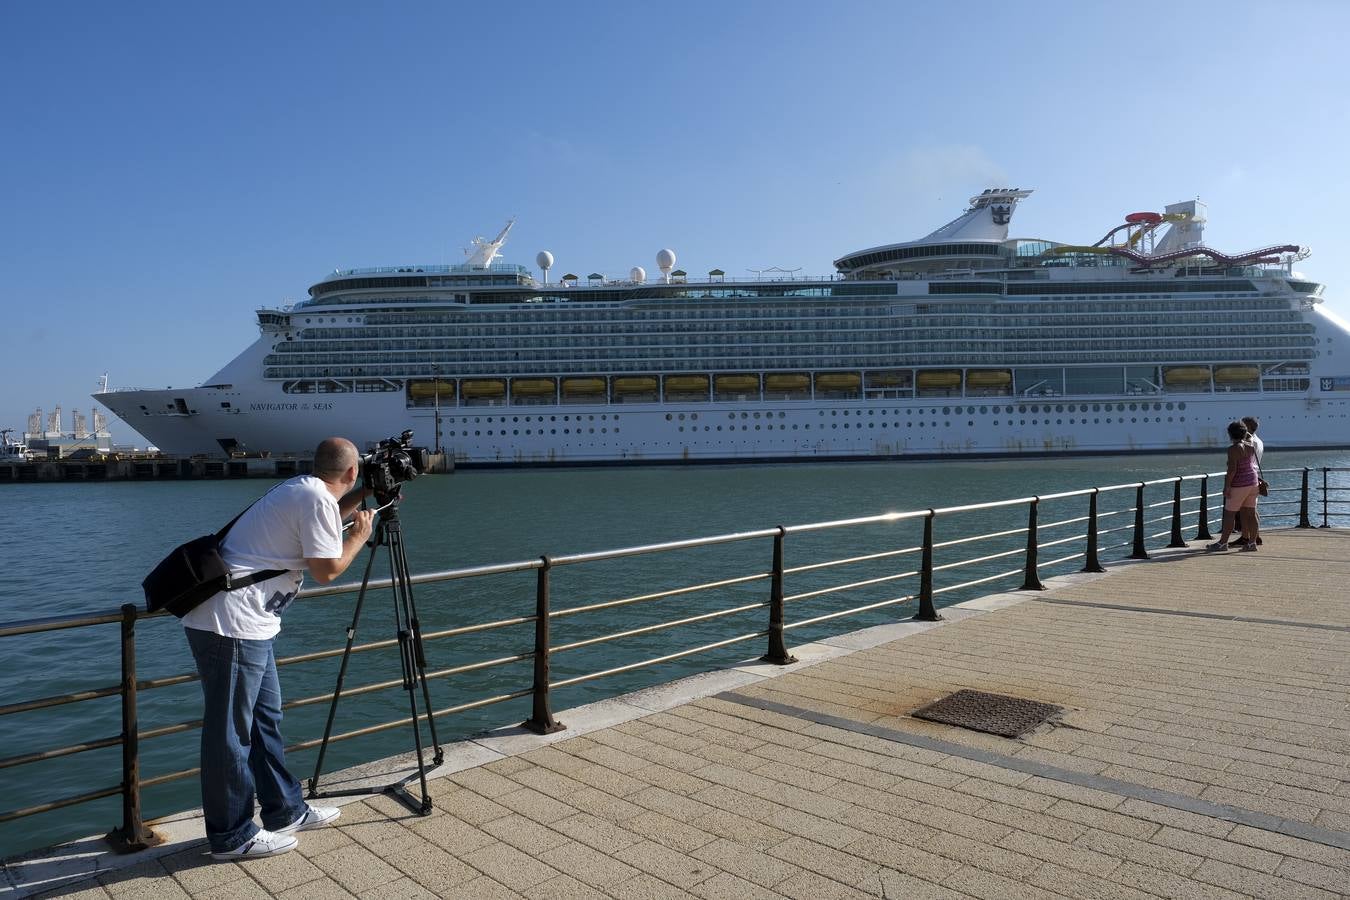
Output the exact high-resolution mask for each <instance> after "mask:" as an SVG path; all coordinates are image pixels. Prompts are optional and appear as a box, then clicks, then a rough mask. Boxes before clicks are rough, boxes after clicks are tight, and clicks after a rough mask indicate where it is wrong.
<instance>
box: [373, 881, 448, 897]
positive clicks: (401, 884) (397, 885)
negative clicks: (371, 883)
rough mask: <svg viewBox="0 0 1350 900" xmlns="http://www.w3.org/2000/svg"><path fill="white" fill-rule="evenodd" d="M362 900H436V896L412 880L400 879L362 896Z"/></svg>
mask: <svg viewBox="0 0 1350 900" xmlns="http://www.w3.org/2000/svg"><path fill="white" fill-rule="evenodd" d="M360 896H361V900H386V898H387V900H436V894H433V893H432V892H431V891H429V890H427V889H426V888H425V887H423V886H422V885H420V884H418V883H417V882H416V881H413V880H412V879H411V878H400V879H399V880H398V881H394V882H391V883H389V884H382V885H380V886H379V887H377V888H371V889H370V890H368V891H366V892H365V893H363V894H361V895H360Z"/></svg>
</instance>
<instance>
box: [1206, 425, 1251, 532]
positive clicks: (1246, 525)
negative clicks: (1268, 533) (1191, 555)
mask: <svg viewBox="0 0 1350 900" xmlns="http://www.w3.org/2000/svg"><path fill="white" fill-rule="evenodd" d="M1228 437H1229V439H1230V440H1231V441H1232V442H1233V443H1232V444H1231V445H1230V446H1229V447H1228V471H1227V472H1226V473H1224V477H1223V534H1221V535H1219V539H1218V541H1216V542H1215V543H1213V544H1210V545H1209V546H1207V547H1206V548H1205V549H1206V550H1227V549H1228V536H1229V535H1231V534H1232V533H1233V518H1234V516H1235V515H1236V513H1237V511H1238V510H1240V509H1241V510H1251V513H1252V514H1251V515H1246V514H1245V513H1244V514H1243V516H1242V537H1243V540H1244V541H1245V543H1244V544H1243V545H1242V550H1243V552H1246V553H1254V552H1256V541H1257V536H1256V496H1257V487H1258V482H1259V481H1260V477H1259V476H1258V475H1257V468H1256V446H1255V445H1254V444H1253V443H1252V440H1251V434H1249V433H1248V431H1247V426H1246V425H1243V424H1242V423H1241V422H1229V423H1228Z"/></svg>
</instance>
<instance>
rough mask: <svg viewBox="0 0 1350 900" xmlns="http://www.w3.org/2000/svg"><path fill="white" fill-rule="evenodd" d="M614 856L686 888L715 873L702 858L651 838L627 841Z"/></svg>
mask: <svg viewBox="0 0 1350 900" xmlns="http://www.w3.org/2000/svg"><path fill="white" fill-rule="evenodd" d="M614 857H615V858H616V859H619V860H622V861H623V862H626V863H628V864H629V865H630V866H632V867H633V868H635V869H641V870H642V871H644V872H646V873H647V874H649V875H654V876H656V877H657V878H659V879H661V880H662V881H664V882H667V883H669V884H673V885H675V886H676V887H679V888H683V889H686V890H687V889H688V888H690V887H692V886H694V885H696V884H698V883H699V882H700V881H705V880H707V879H709V878H711V877H712V876H713V875H714V874H715V871H714V869H713V868H712V866H710V865H709V864H708V863H706V862H704V861H703V860H702V859H700V858H698V857H694V856H690V855H688V854H686V853H681V852H679V851H678V850H672V849H670V848H669V847H663V846H661V845H660V844H657V843H653V842H652V841H642V842H640V843H637V844H631V845H629V846H627V847H624V848H623V849H622V850H619V851H618V852H617V853H615V854H614Z"/></svg>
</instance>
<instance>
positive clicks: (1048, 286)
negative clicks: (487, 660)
mask: <svg viewBox="0 0 1350 900" xmlns="http://www.w3.org/2000/svg"><path fill="white" fill-rule="evenodd" d="M1030 194H1031V191H1028V190H1021V189H1002V188H997V189H990V190H986V191H984V192H983V193H981V194H979V195H978V196H976V197H973V198H972V199H971V201H970V205H969V208H967V209H966V210H965V211H964V212H963V213H962V214H961V215H960V216H958V217H957V218H956V219H955V220H953V221H952V222H950V223H948V224H946V225H944V226H942V227H941V228H938V229H937V230H936V231H934V232H932V233H931V234H929V235H927V236H926V237H923V238H920V239H919V240H914V241H908V242H904V243H892V244H884V245H881V246H876V247H870V248H867V249H864V250H859V251H857V252H854V253H848V254H846V255H844V256H841V257H839V258H838V259H836V260H835V262H834V266H835V269H836V272H835V273H834V274H831V275H828V276H820V277H811V278H803V277H797V276H796V274H795V273H792V272H783V271H768V272H759V273H758V274H757V275H756V277H753V278H745V279H742V278H731V277H728V276H727V275H726V273H724V272H722V271H720V270H718V269H713V270H712V271H710V272H708V273H707V275H706V276H700V277H693V276H691V275H690V274H689V273H687V272H685V271H683V270H680V269H677V268H675V255H674V253H673V252H671V251H670V250H662V251H661V252H660V253H658V254H657V259H656V262H657V265H658V268H659V269H660V274H659V275H655V276H653V277H652V278H648V277H647V274H646V273H645V272H644V271H643V270H642V269H641V268H634V269H633V270H632V272H630V273H629V276H628V277H627V278H606V277H604V276H602V275H601V274H599V273H591V274H589V275H587V276H581V275H577V274H574V273H568V274H566V275H564V276H562V277H561V278H559V279H557V280H556V281H552V282H550V277H549V276H550V273H549V269H550V267H551V265H552V258H551V256H550V255H549V254H548V253H546V252H541V253H540V254H539V255H538V257H537V259H536V262H537V264H538V265H539V266H540V277H536V273H535V271H534V270H531V269H528V268H526V267H524V266H519V265H511V264H507V263H504V262H501V261H499V256H500V251H501V248H502V246H503V245H504V243H505V241H506V239H507V236H508V234H509V232H510V229H511V223H508V224H507V226H506V228H504V229H503V230H502V232H501V233H500V234H498V235H497V236H496V237H495V238H494V239H491V240H485V239H483V238H478V239H476V240H475V241H474V246H473V247H471V248H469V251H468V252H469V254H470V255H469V258H468V259H467V261H466V262H465V263H463V264H461V265H452V266H445V265H441V266H433V265H410V266H395V267H388V268H364V269H346V270H338V271H336V272H334V273H333V274H332V275H330V276H328V277H326V278H324V279H323V280H321V281H319V282H318V283H317V284H315V285H313V286H312V287H310V288H309V297H308V299H306V300H304V301H303V302H299V303H295V304H292V305H285V306H279V307H275V308H263V309H259V310H258V313H257V315H258V326H259V330H260V334H259V337H258V339H257V340H256V341H255V342H254V343H253V344H252V345H251V346H249V347H248V348H247V349H245V350H244V351H243V352H242V353H241V354H240V355H239V356H238V357H236V358H235V359H234V360H232V361H231V362H229V363H228V364H226V365H225V366H224V368H222V369H221V370H220V371H219V372H217V373H216V374H215V375H213V376H212V377H211V378H209V379H207V380H206V382H204V383H203V384H201V385H200V386H198V387H195V388H190V389H184V390H172V389H171V390H113V391H102V392H100V393H98V394H95V395H94V397H95V399H96V400H97V401H98V402H100V403H102V404H104V405H105V406H106V407H107V408H108V409H110V410H111V411H112V412H113V413H115V414H116V415H118V416H119V417H121V418H122V419H124V420H125V421H126V422H127V423H128V424H130V425H131V426H132V427H133V428H135V429H136V430H137V431H139V432H140V433H141V434H143V435H144V436H145V437H147V438H148V439H150V440H151V441H153V442H154V443H155V444H156V445H158V446H159V447H160V448H162V449H163V450H164V451H165V452H168V453H173V454H185V455H187V454H208V455H216V456H220V455H226V454H236V453H240V452H246V453H258V452H269V453H272V454H287V453H297V454H303V453H307V452H309V451H310V450H311V449H312V448H313V447H314V445H315V444H316V443H317V442H318V441H319V440H320V439H322V438H323V437H326V436H328V435H332V434H339V435H345V436H348V437H350V438H351V439H352V440H354V441H355V442H356V443H357V445H358V446H362V445H367V446H369V445H371V444H373V443H374V442H375V441H378V440H380V439H382V438H386V437H388V436H390V435H395V434H398V433H400V432H402V431H403V430H404V429H409V428H410V429H412V430H413V431H414V433H415V434H416V439H415V440H416V442H417V443H418V444H425V445H426V446H428V447H430V448H432V449H434V450H439V451H442V452H444V453H446V454H447V455H448V456H449V457H450V458H452V459H453V460H454V462H455V464H456V465H460V466H511V465H549V464H556V465H577V464H591V463H623V462H681V461H687V462H695V461H709V462H713V461H724V462H731V461H747V460H757V461H759V460H762V461H769V460H773V461H778V460H828V459H888V458H905V457H935V456H941V457H948V456H959V455H969V456H1003V455H1006V456H1017V455H1047V454H1061V453H1062V454H1087V453H1117V452H1124V451H1159V452H1173V451H1182V450H1192V449H1206V448H1216V447H1222V446H1225V445H1226V444H1227V438H1226V435H1225V430H1224V429H1225V426H1226V424H1227V423H1228V422H1229V421H1231V420H1232V419H1234V418H1238V417H1241V416H1245V415H1252V416H1256V417H1257V418H1259V419H1260V420H1261V422H1262V423H1263V435H1265V436H1266V437H1267V440H1268V441H1269V442H1270V444H1271V445H1272V446H1275V447H1280V448H1291V447H1304V448H1314V447H1344V446H1350V325H1347V323H1346V322H1345V321H1343V320H1341V319H1339V318H1337V317H1336V316H1335V315H1334V314H1333V313H1331V312H1330V311H1329V310H1327V309H1326V308H1325V306H1324V305H1323V303H1322V298H1323V286H1322V285H1321V284H1317V283H1315V282H1313V281H1310V280H1307V279H1306V278H1305V277H1303V276H1301V275H1300V274H1298V273H1297V272H1296V271H1295V269H1294V266H1295V264H1296V263H1297V262H1298V261H1299V260H1301V259H1303V258H1304V257H1306V255H1307V251H1306V250H1305V249H1303V248H1300V247H1299V246H1297V245H1293V244H1281V245H1275V246H1269V247H1264V248H1261V249H1257V250H1253V251H1250V252H1243V253H1237V254H1228V253H1222V252H1219V251H1217V250H1214V249H1212V248H1210V247H1208V246H1206V245H1205V243H1204V224H1205V207H1204V205H1203V204H1202V203H1200V202H1199V201H1188V202H1183V203H1177V204H1173V205H1170V206H1167V207H1165V209H1164V210H1163V212H1160V213H1158V212H1136V213H1130V214H1128V215H1124V216H1123V217H1122V219H1123V221H1122V220H1121V219H1117V220H1116V222H1115V224H1114V225H1112V226H1111V227H1110V228H1109V230H1108V231H1107V232H1106V234H1105V235H1104V236H1103V237H1101V238H1100V239H1099V240H1097V241H1096V242H1095V243H1091V244H1089V243H1059V242H1055V241H1049V240H1041V239H1025V238H1010V237H1009V225H1010V223H1011V221H1012V218H1013V215H1014V212H1015V211H1016V209H1017V206H1018V204H1019V203H1020V202H1021V201H1022V200H1024V199H1025V198H1026V197H1027V196H1028V195H1030Z"/></svg>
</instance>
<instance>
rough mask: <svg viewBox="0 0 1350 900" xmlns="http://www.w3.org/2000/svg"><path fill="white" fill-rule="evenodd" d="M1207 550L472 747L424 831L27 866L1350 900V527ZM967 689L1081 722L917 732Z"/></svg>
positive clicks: (512, 885)
mask: <svg viewBox="0 0 1350 900" xmlns="http://www.w3.org/2000/svg"><path fill="white" fill-rule="evenodd" d="M1199 546H1200V545H1199V543H1198V542H1197V543H1196V544H1194V545H1193V546H1192V547H1191V548H1190V549H1189V550H1175V551H1155V552H1154V559H1152V560H1150V561H1147V562H1138V563H1131V564H1116V565H1113V566H1112V571H1111V572H1110V573H1109V574H1107V575H1104V576H1103V575H1076V576H1067V577H1064V578H1059V579H1053V580H1050V581H1048V582H1047V586H1048V587H1049V588H1050V590H1047V591H1045V592H1035V591H1026V592H1023V591H1016V592H1011V593H1005V594H998V595H992V596H989V597H986V598H982V599H981V600H976V601H972V602H970V603H966V604H962V605H960V606H957V607H951V608H948V609H946V610H944V611H943V613H944V615H945V617H946V618H945V620H944V621H943V622H940V623H934V624H927V623H923V624H920V623H903V624H895V625H889V626H882V627H879V628H873V629H868V630H866V631H862V632H856V633H853V634H850V635H844V636H841V637H838V638H834V639H830V640H827V641H823V642H821V643H818V644H812V645H807V646H799V647H795V648H792V651H793V652H794V653H795V654H796V655H797V656H798V657H799V659H800V662H798V663H797V664H794V665H791V666H787V667H781V668H780V667H775V666H766V665H756V664H748V665H746V666H743V667H739V668H736V669H732V670H728V671H724V672H718V673H712V674H709V675H706V676H700V677H696V678H692V679H687V680H686V681H684V682H680V683H677V684H674V685H670V686H667V687H665V688H661V689H656V690H651V691H645V692H641V693H638V694H634V695H629V696H626V697H622V698H618V699H616V700H613V701H607V702H605V703H600V704H595V705H594V706H593V707H589V708H582V709H575V710H567V711H563V712H561V713H559V718H560V719H561V720H562V721H564V722H565V723H566V724H568V725H569V726H570V727H569V729H568V730H566V731H563V732H560V733H558V734H555V735H551V736H548V737H536V736H533V735H528V734H524V733H520V732H504V733H500V734H497V735H494V736H491V737H487V738H483V739H481V740H478V741H475V742H471V743H467V744H464V745H459V746H457V747H456V748H455V750H453V751H452V752H451V753H450V758H449V760H448V761H447V764H446V765H445V766H444V767H442V769H441V770H440V771H439V772H438V777H437V778H436V779H435V780H434V781H433V782H432V793H433V794H434V796H435V803H436V808H435V810H434V812H433V813H432V814H431V815H430V816H428V817H420V816H417V815H414V814H412V813H410V812H409V811H408V810H407V809H406V808H404V807H403V806H402V805H400V804H399V803H397V802H396V801H395V800H393V799H391V798H389V797H385V796H374V797H369V798H366V799H361V800H357V801H354V802H351V803H348V804H347V805H345V806H344V807H343V811H342V818H341V820H340V822H339V823H338V826H337V827H334V828H328V829H324V830H320V831H314V832H305V833H303V834H302V835H301V843H300V848H299V851H298V852H293V853H290V854H287V855H284V856H281V857H276V858H272V859H264V860H256V861H252V862H249V863H245V864H233V863H231V864H218V863H211V862H210V861H209V857H206V856H205V848H204V846H203V845H202V843H201V840H200V835H201V830H200V828H201V826H200V821H199V820H195V821H194V820H192V819H191V817H190V816H187V817H182V818H180V819H179V820H177V821H174V822H168V823H162V824H161V823H157V824H156V827H157V828H158V829H160V830H161V831H165V832H166V833H168V834H169V836H170V837H171V838H175V837H177V838H178V841H177V842H176V843H171V844H170V845H169V846H167V847H162V848H157V849H156V850H154V851H147V852H145V853H142V854H140V855H139V856H137V857H135V858H133V859H130V860H126V859H123V860H120V861H121V862H124V863H130V864H129V865H125V866H124V867H122V868H109V869H107V870H106V871H101V872H99V873H98V874H97V875H96V876H95V877H94V878H92V879H91V878H89V877H88V874H87V873H88V872H92V871H94V869H95V867H102V866H109V865H112V864H114V863H116V862H118V861H119V860H117V859H116V858H114V857H110V856H109V855H107V854H103V855H99V854H96V853H92V852H82V848H81V845H79V844H77V845H73V846H68V847H66V848H58V849H57V850H54V851H49V852H48V853H47V854H45V855H40V856H38V857H36V858H33V859H31V860H27V861H11V863H10V865H9V866H8V868H7V873H6V874H7V877H9V878H10V879H11V883H15V884H18V885H22V887H20V888H19V889H18V892H30V891H33V890H51V892H52V893H53V894H62V893H68V894H69V895H70V896H73V897H83V898H110V897H115V898H121V897H127V898H130V897H143V896H145V897H157V898H159V897H194V898H254V897H258V898H262V897H279V898H306V900H311V898H326V897H352V896H355V897H371V898H374V897H380V898H384V897H433V896H437V897H465V898H475V900H478V898H495V897H529V898H545V897H558V898H573V897H575V898H583V897H593V898H664V897H699V898H709V900H711V898H732V900H748V898H760V897H764V898H768V897H792V898H803V900H820V898H851V897H858V898H863V897H888V898H920V897H960V896H974V897H990V898H993V897H997V898H1008V897H1016V898H1034V897H1053V896H1067V897H1103V898H1105V897H1121V898H1138V900H1146V898H1151V897H1186V898H1192V897H1194V898H1232V897H1248V896H1256V897H1281V898H1283V897H1309V898H1331V897H1338V896H1339V897H1345V896H1350V771H1347V761H1350V590H1347V588H1346V584H1347V583H1350V532H1347V531H1343V530H1321V529H1316V530H1288V531H1279V532H1272V533H1271V534H1269V535H1268V536H1267V539H1266V543H1265V546H1264V547H1263V548H1262V551H1261V552H1259V553H1243V554H1239V553H1234V552H1230V553H1227V554H1206V553H1204V552H1203V551H1200V550H1199ZM790 645H791V632H789V646H790ZM962 688H973V689H977V690H982V691H989V692H994V693H1000V694H1008V695H1014V696H1017V697H1023V698H1029V699H1033V700H1037V701H1043V702H1046V703H1052V704H1055V705H1058V706H1061V707H1063V708H1064V710H1065V712H1064V713H1063V714H1062V717H1061V718H1060V719H1059V720H1058V722H1057V723H1054V724H1049V725H1043V726H1041V727H1040V728H1038V729H1036V730H1035V731H1033V732H1031V733H1029V734H1026V735H1024V736H1023V737H1021V738H1020V739H1009V738H1002V737H996V736H992V735H989V734H984V733H980V732H974V731H968V730H964V729H961V728H957V727H953V726H947V725H940V724H935V723H932V722H927V721H923V720H920V719H916V718H913V717H911V716H910V715H909V714H910V713H911V712H912V711H913V710H915V709H916V708H918V707H920V706H922V705H924V704H926V703H929V702H931V701H933V700H934V699H936V698H938V697H941V696H944V695H946V694H949V693H951V692H953V691H956V690H958V689H962ZM384 777H385V778H386V780H387V778H388V776H387V775H385V776H384ZM80 866H84V867H85V868H86V870H87V871H86V875H85V877H84V880H82V881H81V880H76V877H75V876H76V870H77V869H78V868H79V867H80ZM72 867H73V868H72ZM53 889H54V890H53ZM11 890H13V889H11ZM3 893H4V891H3V890H0V894H3Z"/></svg>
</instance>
